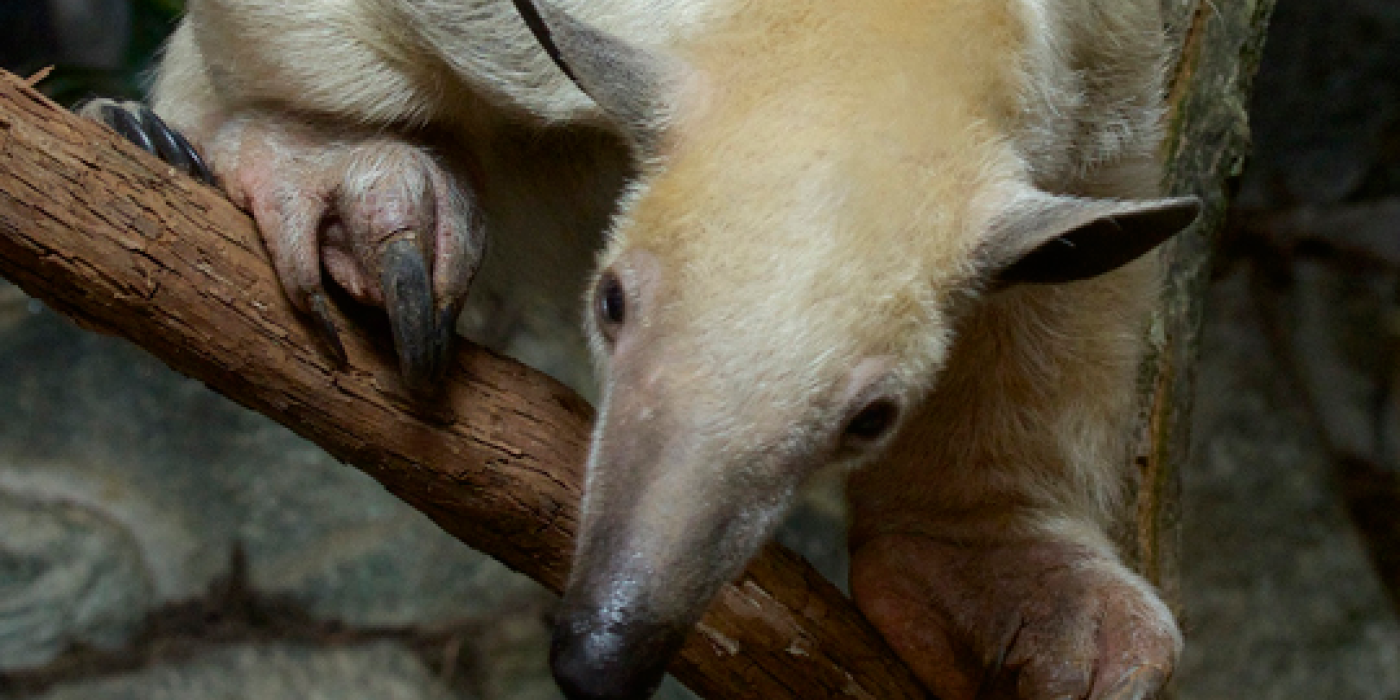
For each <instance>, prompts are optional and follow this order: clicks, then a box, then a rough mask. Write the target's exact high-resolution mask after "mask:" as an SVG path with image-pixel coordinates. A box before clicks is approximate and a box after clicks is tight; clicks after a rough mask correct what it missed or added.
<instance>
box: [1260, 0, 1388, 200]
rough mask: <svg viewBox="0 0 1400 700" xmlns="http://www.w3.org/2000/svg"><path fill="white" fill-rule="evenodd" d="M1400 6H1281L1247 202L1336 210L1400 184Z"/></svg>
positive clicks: (1272, 31)
mask: <svg viewBox="0 0 1400 700" xmlns="http://www.w3.org/2000/svg"><path fill="white" fill-rule="evenodd" d="M1397 37H1400V3H1396V2H1394V1H1393V0H1338V1H1336V2H1317V0H1279V1H1278V4H1277V6H1276V8H1275V11H1274V15H1273V21H1272V23H1271V24H1270V28H1269V39H1268V43H1267V44H1266V46H1265V52H1264V62H1263V65H1262V66H1261V67H1260V71H1259V75H1258V78H1257V79H1256V82H1255V93H1254V100H1253V105H1252V107H1251V109H1250V121H1251V125H1252V131H1253V133H1254V153H1253V156H1252V160H1251V163H1250V169H1249V171H1248V172H1247V173H1246V174H1245V177H1244V179H1243V182H1242V183H1241V188H1240V196H1239V200H1240V204H1241V205H1243V206H1246V207H1249V208H1256V209H1257V208H1266V207H1276V206H1284V205H1292V204H1300V203H1301V204H1331V203H1335V202H1337V201H1340V200H1342V199H1345V198H1347V197H1349V196H1353V195H1356V194H1357V193H1358V192H1359V191H1362V190H1366V189H1368V188H1371V189H1374V188H1378V187H1386V186H1388V185H1391V186H1393V185H1397V184H1400V178H1397V175H1400V171H1397V168H1396V163H1395V156H1396V153H1395V152H1394V151H1395V149H1396V147H1397V146H1398V145H1400V143H1396V137H1397V136H1400V131H1398V130H1397V120H1400V52H1397V51H1396V50H1395V42H1396V40H1397Z"/></svg>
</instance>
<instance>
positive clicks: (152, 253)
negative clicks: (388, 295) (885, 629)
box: [0, 71, 924, 699]
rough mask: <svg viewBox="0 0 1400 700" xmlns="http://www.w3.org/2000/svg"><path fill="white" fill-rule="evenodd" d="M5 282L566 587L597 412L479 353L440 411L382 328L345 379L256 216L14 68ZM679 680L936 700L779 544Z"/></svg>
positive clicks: (697, 645)
mask: <svg viewBox="0 0 1400 700" xmlns="http://www.w3.org/2000/svg"><path fill="white" fill-rule="evenodd" d="M0 275H3V276H4V277H6V278H8V279H10V280H11V281H13V282H14V283H16V284H18V285H19V286H20V287H21V288H22V289H24V290H25V291H26V292H27V293H29V294H30V295H32V296H34V297H37V298H39V299H42V300H43V301H45V302H46V303H48V304H49V305H50V306H51V307H53V308H54V309H57V310H58V311H60V312H62V313H64V314H66V315H68V316H69V317H71V318H73V319H74V320H75V321H77V322H78V323H79V324H81V325H83V326H85V327H87V328H89V329H91V330H94V331H98V332H102V333H108V334H112V335H117V336H121V337H124V338H127V339H129V340H131V341H133V342H135V343H137V344H138V345H140V346H141V347H143V348H145V349H146V350H148V351H150V352H151V353H152V354H154V355H156V356H157V357H159V358H160V359H161V360H163V361H164V362H165V363H166V364H168V365H170V366H171V367H172V368H174V369H175V370H177V371H179V372H182V373H184V374H187V375H189V376H191V377H194V378H196V379H199V380H201V381H203V382H204V383H206V384H207V385H209V386H210V387H211V388H213V389H214V390H215V391H218V392H219V393H221V394H224V395H225V396H227V397H229V398H231V399H233V400H234V401H237V402H238V403H240V404H242V405H244V406H247V407H248V408H251V409H253V410H255V411H258V412H260V413H264V414H266V415H268V416H270V417H271V418H273V419H274V420H276V421H278V422H280V423H283V424H285V425H287V426H288V427H290V428H291V429H292V430H294V431H296V432H297V433H298V434H300V435H302V436H303V437H305V438H307V439H309V440H311V441H313V442H315V443H316V444H318V445H320V446H321V447H322V448H324V449H325V450H326V451H327V452H329V453H331V454H332V455H334V456H335V457H337V458H338V459H341V460H343V461H345V462H348V463H350V464H352V465H354V466H356V467H359V468H360V469H362V470H364V471H365V472H367V473H368V474H370V475H371V476H373V477H374V478H375V479H377V480H378V481H379V482H380V483H381V484H383V485H384V486H385V487H386V488H387V489H389V491H391V492H393V493H394V494H395V495H397V496H399V497H400V498H402V499H403V500H405V501H407V502H408V503H409V504H411V505H412V506H414V507H415V508H417V509H419V510H421V511H422V512H424V513H426V514H427V515H428V516H429V517H431V518H432V519H433V520H434V521H435V522H437V524H438V525H440V526H441V527H442V528H443V529H444V530H446V531H447V532H449V533H451V534H452V535H454V536H455V537H457V538H458V539H460V540H461V541H463V542H465V543H466V544H468V545H470V546H472V547H474V548H476V549H479V550H481V551H483V552H485V553H487V554H490V555H491V556H494V557H496V558H497V559H499V560H501V561H502V562H504V563H505V564H506V565H508V566H510V567H512V568H514V569H517V570H519V571H521V572H523V573H525V574H526V575H528V576H530V577H532V578H534V579H536V580H538V581H540V582H541V583H543V584H544V585H545V586H547V587H549V588H551V589H553V590H555V591H558V590H560V588H561V587H562V585H563V583H564V580H565V577H566V575H567V566H568V561H569V558H570V554H571V553H572V550H573V545H572V543H573V538H574V532H575V528H576V527H577V520H578V514H577V503H578V500H579V494H580V492H581V484H582V469H583V463H584V456H585V454H586V448H587V443H588V432H589V424H590V422H591V420H592V411H591V409H590V408H589V407H588V405H587V404H586V403H585V402H584V401H582V400H581V399H579V398H578V397H577V396H575V395H574V394H573V393H572V392H570V391H569V390H568V389H566V388H565V387H563V386H562V385H560V384H558V383H557V382H555V381H553V380H551V379H549V378H548V377H546V376H544V375H542V374H540V373H538V372H535V371H533V370H530V369H529V368H527V367H525V366H523V365H521V364H519V363H517V362H514V361H512V360H509V359H506V358H503V357H499V356H496V355H493V354H491V353H490V352H488V351H486V350H483V349H481V348H479V347H475V346H471V345H468V344H465V343H464V344H463V345H464V347H463V348H461V350H460V352H459V353H458V355H457V357H456V358H455V362H456V364H455V366H454V367H453V368H452V370H451V371H450V372H449V375H448V376H449V379H448V380H447V382H446V383H447V386H446V387H445V390H444V391H443V394H442V397H441V399H440V400H438V401H436V402H434V403H433V404H432V405H424V404H423V403H422V402H420V401H416V400H411V399H410V398H409V397H408V395H407V394H406V392H405V390H404V388H403V386H402V385H401V384H400V382H399V377H398V372H397V369H396V367H397V365H396V363H395V362H394V361H393V358H392V356H391V351H389V350H388V349H387V348H382V347H377V346H374V345H372V344H371V343H372V342H373V341H372V340H371V339H369V338H368V337H367V335H366V334H351V333H347V334H345V338H344V340H345V341H346V348H345V349H346V352H347V354H348V356H349V363H348V365H347V366H346V367H344V368H340V369H337V368H335V367H333V366H332V364H331V362H330V360H329V359H328V357H327V356H326V354H325V353H324V352H322V351H321V348H320V346H319V345H318V343H317V340H316V338H315V337H314V336H313V335H312V334H311V333H308V332H307V328H306V325H305V324H304V323H303V320H302V319H300V318H298V317H297V315H296V314H295V312H294V311H293V309H292V308H291V306H290V305H289V304H288V302H287V301H286V299H285V297H284V296H283V293H282V290H281V288H280V287H279V285H278V282H277V280H276V279H275V278H274V276H273V272H272V267H271V264H270V261H269V259H268V257H267V254H266V253H265V251H264V249H263V246H262V243H261V241H260V239H259V238H258V237H257V235H256V233H255V231H254V228H253V224H252V222H251V220H249V219H248V217H247V216H245V215H244V214H243V213H242V212H240V211H238V210H237V209H236V208H234V207H233V205H231V204H230V203H229V202H228V201H227V200H226V199H224V197H223V196H222V195H221V194H219V193H218V192H217V191H215V190H213V189H210V188H206V187H203V186H200V185H198V184H196V183H195V182H194V181H192V180H190V179H189V178H186V177H183V176H181V175H178V174H177V173H175V172H174V171H173V169H172V168H170V167H169V166H167V165H165V164H163V163H161V162H159V161H158V160H157V159H155V158H153V157H151V156H148V155H147V154H145V153H143V152H142V151H140V150H139V149H137V148H135V147H134V146H132V145H131V144H128V143H126V142H125V141H123V140H121V139H120V138H118V137H117V136H115V135H114V134H112V133H111V132H110V131H108V130H107V129H105V128H103V127H101V126H99V125H97V124H95V123H92V122H88V121H85V120H82V119H79V118H77V117H74V116H73V115H71V114H69V113H68V112H67V111H66V110H64V109H62V108H61V107H59V106H58V105H56V104H54V103H52V102H51V101H49V100H48V99H46V98H45V97H43V96H42V95H40V94H39V93H37V92H36V91H34V90H33V89H32V88H31V87H30V86H29V85H28V84H27V83H26V82H25V81H22V80H20V79H19V78H16V77H15V76H12V75H10V74H8V73H4V72H3V71H0ZM338 320H339V321H340V322H341V324H342V326H343V327H345V326H349V325H351V324H350V323H348V322H346V320H345V319H344V318H341V319H338ZM672 671H673V672H674V673H675V674H676V675H677V676H679V677H680V678H681V679H682V680H683V681H684V682H686V684H687V685H689V686H690V687H691V688H693V689H695V690H696V691H697V692H699V693H701V694H702V695H711V696H716V697H718V696H722V697H733V698H782V697H792V698H818V697H834V696H847V695H850V696H855V697H864V698H881V699H884V698H915V697H923V696H924V693H923V691H921V690H920V689H919V688H918V685H917V684H916V683H915V682H914V680H913V678H912V676H911V675H910V674H909V673H908V671H906V670H905V669H904V667H903V665H902V664H900V663H899V662H898V661H897V660H896V659H895V657H894V656H893V654H892V653H891V652H889V651H888V649H887V647H886V646H885V645H884V642H883V641H882V640H881V639H880V637H879V636H878V634H877V633H876V632H875V631H874V630H873V629H872V628H871V627H870V626H869V625H868V624H867V623H866V622H865V621H864V619H863V618H861V616H860V615H859V614H858V613H857V612H856V611H855V608H854V607H853V606H851V605H850V604H849V602H848V601H847V600H846V599H845V598H844V596H842V595H841V593H840V592H839V591H838V590H837V589H836V588H835V587H834V586H832V585H831V584H830V583H828V582H827V581H825V580H824V579H823V578H822V577H821V576H820V575H819V574H817V573H816V572H815V571H814V570H812V569H811V567H809V566H808V565H807V564H806V562H804V561H803V560H802V559H801V558H799V557H797V556H796V555H794V554H792V553H790V552H787V551H785V550H783V549H782V548H781V547H778V546H770V547H768V548H767V549H766V550H764V552H763V553H762V554H761V555H760V556H759V557H758V558H757V559H756V560H755V561H754V562H753V564H752V565H750V566H749V568H748V570H747V571H746V572H745V573H744V575H743V577H742V578H740V579H739V580H738V581H737V582H735V583H733V584H731V585H729V586H727V587H726V588H725V589H724V590H723V592H721V594H720V595H719V597H718V598H717V599H716V601H715V602H714V604H713V605H712V606H711V607H710V610H709V612H708V614H707V615H706V616H705V618H704V620H703V621H702V623H701V624H700V626H699V628H698V631H697V632H696V633H695V634H693V635H691V638H690V639H689V641H688V642H687V644H686V646H685V648H684V649H683V651H682V652H681V656H680V658H679V659H678V660H677V661H676V662H675V663H674V664H673V665H672Z"/></svg>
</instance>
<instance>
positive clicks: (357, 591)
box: [0, 285, 539, 643]
mask: <svg viewBox="0 0 1400 700" xmlns="http://www.w3.org/2000/svg"><path fill="white" fill-rule="evenodd" d="M6 286H8V285H6ZM23 308H24V309H25V311H24V312H23V313H19V312H14V313H9V314H8V315H7V314H6V310H5V308H4V307H3V306H0V320H3V319H6V318H9V319H10V321H9V327H8V329H3V328H0V387H4V390H3V391H0V416H3V417H4V418H3V420H0V489H3V490H4V491H5V492H6V493H8V494H12V496H13V498H12V499H11V500H10V501H6V502H3V503H0V508H4V509H6V510H7V511H8V510H9V507H8V506H7V505H6V504H8V503H18V502H25V503H35V504H52V505H51V507H52V508H53V509H54V512H53V513H50V514H49V515H48V516H42V517H49V518H62V517H65V516H64V515H63V513H65V512H68V511H70V510H73V509H81V510H83V511H85V512H89V513H91V514H93V517H94V518H96V519H97V520H99V521H101V522H104V523H108V525H107V527H108V528H109V529H110V530H111V534H110V537H111V538H113V539H114V541H117V540H120V541H124V542H129V543H130V544H129V548H130V549H132V550H133V554H132V560H133V561H139V562H140V563H141V566H142V567H144V571H143V572H142V573H141V576H142V577H143V578H144V580H148V581H149V587H150V589H151V592H152V595H150V596H148V599H147V600H146V601H145V602H146V603H147V604H150V605H155V604H159V603H162V602H168V601H173V600H180V599H184V598H189V597H193V596H196V595H199V594H200V593H202V592H203V591H204V590H205V589H206V588H207V587H208V584H209V582H210V581H211V580H212V579H213V578H214V577H215V576H218V575H220V574H222V573H224V572H225V570H226V568H227V566H228V561H229V555H230V552H231V551H232V549H233V547H234V546H235V544H241V545H242V547H243V548H244V549H245V551H246V552H247V554H248V559H249V561H250V566H251V578H252V583H253V585H254V587H255V588H257V589H258V590H260V591H264V592H268V593H283V594H290V595H292V596H293V597H294V598H295V599H296V600H298V601H299V602H300V603H301V604H303V605H304V606H305V607H306V608H307V609H308V610H309V611H311V612H312V613H314V614H317V615H320V616H323V617H325V618H327V619H337V620H341V621H344V622H346V623H347V624H352V625H380V626H385V625H388V626H412V625H421V626H425V627H433V626H436V625H441V624H444V623H447V622H450V621H453V620H460V619H470V618H474V617H479V616H482V615H485V614H487V613H488V612H491V611H494V610H495V609H496V607H498V606H499V605H501V604H502V603H505V602H508V601H512V600H515V599H517V598H519V597H521V596H529V595H538V591H539V588H538V586H536V585H535V584H534V583H532V582H530V581H528V580H527V579H525V578H524V577H521V576H518V575H516V574H514V573H512V572H510V571H508V570H506V569H505V568H504V567H502V566H500V565H498V564H496V563H495V562H494V561H492V560H490V559H489V558H486V557H484V556H482V555H480V554H477V553H476V552H473V551H471V550H470V549H468V548H466V547H464V546H462V545H461V544H460V543H458V542H457V541H456V540H454V539H453V538H451V537H450V536H448V535H447V534H445V533H443V532H442V531H441V530H439V529H438V528H437V526H435V525H433V524H432V523H431V522H430V521H428V519H427V518H425V517H423V516H422V515H420V514H418V513H417V512H416V511H414V510H413V509H411V508H409V507H408V506H406V505H404V504H403V503H401V502H400V501H399V500H398V499H396V498H394V497H393V496H391V495H390V494H389V493H388V492H386V491H384V490H383V489H382V488H380V487H379V486H378V485H377V484H376V483H374V482H373V480H371V479H369V478H368V477H366V476H365V475H363V474H361V473H360V472H358V471H356V470H354V469H353V468H350V467H348V466H345V465H343V464H340V463H338V462H336V461H335V460H333V459H331V458H330V457H328V456H327V455H325V454H324V453H323V452H321V451H320V450H319V449H317V448H316V447H314V446H312V445H310V444H309V443H306V442H305V441H303V440H301V439H300V438H298V437H296V436H295V435H293V434H292V433H290V432H289V431H287V430H286V429H284V428H282V427H280V426H277V425H275V424H273V423H271V422H270V421H268V420H266V419H264V418H262V417H260V416H257V415H254V414H252V413H249V412H248V411H245V410H243V409H241V408H239V407H237V406H234V405H232V404H231V403H229V402H228V401H226V400H224V399H223V398H221V397H219V396H217V395H215V394H213V393H212V392H210V391H209V390H208V389H206V388H205V387H204V386H203V385H201V384H199V383H198V382H194V381H191V380H188V379H185V378H183V377H180V376H177V375H175V374H174V373H172V372H170V371H169V370H167V369H166V368H165V367H164V366H162V365H161V364H160V363H159V362H157V361H156V360H154V359H152V358H150V357H149V356H147V355H146V354H145V353H142V352H141V351H139V350H137V349H135V348H133V347H132V346H130V345H128V344H126V343H124V342H121V341H117V340H113V339H110V338H104V337H100V336H97V335H94V334H91V333H87V332H84V331H82V330H80V329H78V328H76V327H74V326H73V325H72V324H70V323H68V322H67V321H65V320H63V319H60V318H58V317H57V316H56V315H54V314H53V313H51V312H49V311H47V310H42V309H41V308H40V309H37V311H36V312H30V308H31V307H30V306H29V305H28V303H26V304H24V305H23ZM14 499H20V500H14ZM35 507H40V506H35ZM9 517H16V516H9ZM34 517H36V518H38V517H41V516H40V515H35V516H34ZM80 555H82V556H99V555H100V556H113V555H108V554H105V553H101V552H97V551H91V548H90V549H89V550H82V551H78V550H75V551H74V552H73V554H72V556H74V557H78V556H80ZM73 566H75V567H86V568H88V569H92V568H94V567H99V566H101V564H100V563H98V562H96V561H93V562H86V563H77V562H75V563H74V564H73ZM36 643H37V640H36Z"/></svg>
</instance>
